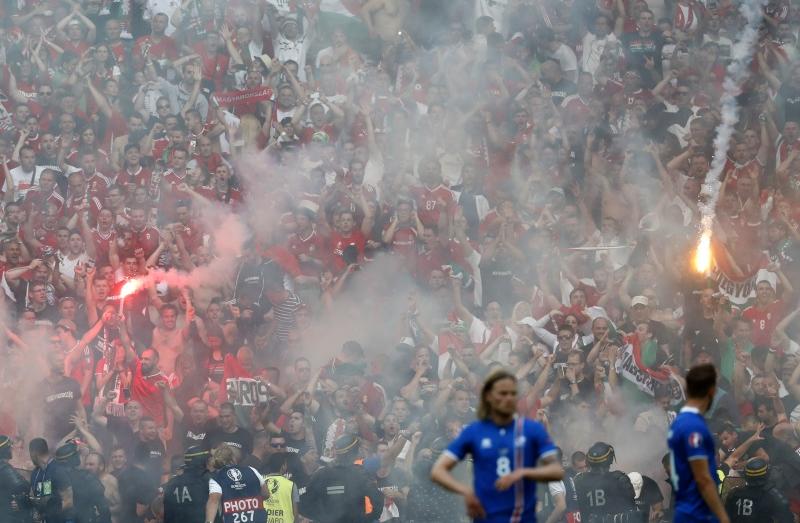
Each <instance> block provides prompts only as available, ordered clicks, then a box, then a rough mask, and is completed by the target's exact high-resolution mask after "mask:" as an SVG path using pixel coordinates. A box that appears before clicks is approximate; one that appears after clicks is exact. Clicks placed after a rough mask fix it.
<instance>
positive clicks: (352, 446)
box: [300, 435, 383, 523]
mask: <svg viewBox="0 0 800 523" xmlns="http://www.w3.org/2000/svg"><path fill="white" fill-rule="evenodd" d="M334 453H335V456H336V461H335V462H334V464H333V465H329V466H326V467H323V468H321V469H319V470H318V471H316V472H315V473H314V475H313V476H311V480H310V482H309V484H308V488H307V489H306V493H305V494H303V497H301V498H300V514H302V515H303V516H304V517H306V518H309V519H312V520H314V521H317V522H319V523H366V522H369V521H375V520H377V519H378V516H380V514H381V508H382V507H383V494H381V492H380V491H379V490H378V487H377V485H376V484H375V482H374V481H370V479H369V478H368V477H367V474H366V472H364V470H363V468H362V467H360V466H358V465H355V464H354V463H353V462H354V461H355V460H356V458H357V456H358V438H357V437H355V436H352V435H346V436H342V437H341V438H339V439H337V440H336V442H335V444H334Z"/></svg>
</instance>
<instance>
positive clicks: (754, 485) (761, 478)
mask: <svg viewBox="0 0 800 523" xmlns="http://www.w3.org/2000/svg"><path fill="white" fill-rule="evenodd" d="M769 469H770V466H769V464H768V463H767V462H766V461H764V460H763V459H761V458H754V459H751V460H750V461H748V462H747V465H745V479H746V481H747V484H746V485H745V486H743V487H739V488H737V489H734V490H732V491H731V492H730V493H729V494H728V498H727V499H726V500H725V512H727V513H728V517H730V518H731V523H755V522H756V521H759V522H761V521H763V522H765V523H769V522H774V523H792V522H793V521H794V518H793V517H792V513H791V511H790V510H789V502H788V501H787V500H786V498H785V497H783V494H781V493H780V491H778V489H776V488H775V487H774V486H773V485H772V484H770V482H769Z"/></svg>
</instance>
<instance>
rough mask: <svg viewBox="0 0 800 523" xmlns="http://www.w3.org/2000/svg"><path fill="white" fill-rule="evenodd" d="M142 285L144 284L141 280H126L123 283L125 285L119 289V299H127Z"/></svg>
mask: <svg viewBox="0 0 800 523" xmlns="http://www.w3.org/2000/svg"><path fill="white" fill-rule="evenodd" d="M143 285H144V282H143V281H142V280H128V281H126V282H125V285H123V286H122V289H120V291H119V297H120V298H122V299H124V298H127V297H128V296H130V295H131V294H133V293H134V292H136V291H138V290H139V289H141V288H142V286H143Z"/></svg>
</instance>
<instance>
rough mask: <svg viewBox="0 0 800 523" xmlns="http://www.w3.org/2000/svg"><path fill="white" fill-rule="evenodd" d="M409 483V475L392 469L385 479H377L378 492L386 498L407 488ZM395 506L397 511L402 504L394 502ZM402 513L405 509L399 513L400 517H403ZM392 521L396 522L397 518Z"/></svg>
mask: <svg viewBox="0 0 800 523" xmlns="http://www.w3.org/2000/svg"><path fill="white" fill-rule="evenodd" d="M410 483H411V478H410V477H409V475H408V474H407V473H406V472H405V471H404V470H401V469H398V468H397V467H394V468H392V470H391V472H389V475H388V476H386V477H385V478H382V477H380V476H378V477H377V484H378V490H380V491H381V494H383V495H384V496H386V497H388V496H391V495H392V493H397V492H399V491H400V490H402V489H404V488H406V487H408V486H409V485H410ZM395 505H398V510H400V505H403V504H402V503H397V502H395ZM404 512H405V509H402V512H401V513H400V516H401V517H402V516H403V515H404ZM392 519H393V520H395V521H396V520H397V518H392Z"/></svg>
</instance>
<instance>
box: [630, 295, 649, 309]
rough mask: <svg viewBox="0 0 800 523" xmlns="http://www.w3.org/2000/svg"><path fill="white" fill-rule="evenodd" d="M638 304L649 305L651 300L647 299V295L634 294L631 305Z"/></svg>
mask: <svg viewBox="0 0 800 523" xmlns="http://www.w3.org/2000/svg"><path fill="white" fill-rule="evenodd" d="M637 305H643V306H645V307H647V306H648V305H650V300H648V299H647V296H634V297H633V299H632V300H631V307H636V306H637Z"/></svg>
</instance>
